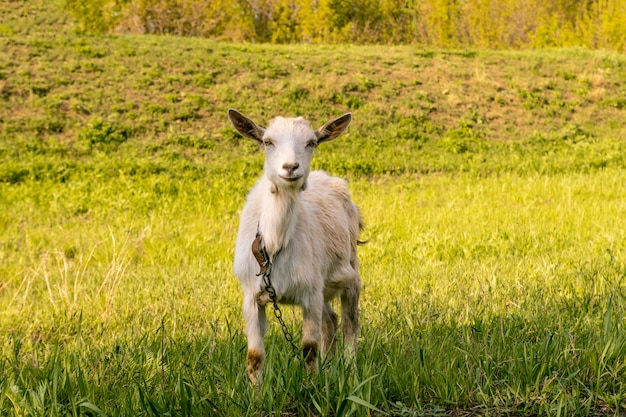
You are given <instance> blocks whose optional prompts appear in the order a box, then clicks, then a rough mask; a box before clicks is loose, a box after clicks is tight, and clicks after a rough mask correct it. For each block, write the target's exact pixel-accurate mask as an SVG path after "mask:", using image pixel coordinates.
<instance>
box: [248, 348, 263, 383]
mask: <svg viewBox="0 0 626 417" xmlns="http://www.w3.org/2000/svg"><path fill="white" fill-rule="evenodd" d="M263 359H264V355H263V353H261V352H259V351H258V350H256V349H249V350H248V376H249V377H250V380H251V381H252V383H253V384H256V382H257V374H258V371H259V370H260V369H261V366H262V365H263Z"/></svg>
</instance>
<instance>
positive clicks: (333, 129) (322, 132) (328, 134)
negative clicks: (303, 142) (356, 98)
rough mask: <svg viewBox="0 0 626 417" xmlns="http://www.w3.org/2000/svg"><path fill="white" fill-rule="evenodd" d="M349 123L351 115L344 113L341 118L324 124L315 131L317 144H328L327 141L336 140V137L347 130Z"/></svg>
mask: <svg viewBox="0 0 626 417" xmlns="http://www.w3.org/2000/svg"><path fill="white" fill-rule="evenodd" d="M351 121H352V113H346V114H344V115H343V116H340V117H338V118H336V119H335V120H331V121H330V122H328V123H326V124H325V125H324V126H322V127H320V128H319V129H317V131H315V136H317V143H322V142H328V141H329V140H333V139H335V138H337V136H339V135H341V134H342V133H343V132H344V131H345V130H346V129H347V128H348V126H349V125H350V122H351Z"/></svg>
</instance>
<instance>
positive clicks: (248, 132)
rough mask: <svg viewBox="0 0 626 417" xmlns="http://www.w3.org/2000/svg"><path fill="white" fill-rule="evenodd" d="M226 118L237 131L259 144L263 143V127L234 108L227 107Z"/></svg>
mask: <svg viewBox="0 0 626 417" xmlns="http://www.w3.org/2000/svg"><path fill="white" fill-rule="evenodd" d="M228 118H229V119H230V122H231V123H232V124H233V127H234V128H235V130H237V132H239V133H241V134H242V135H243V136H245V137H247V138H249V139H252V140H254V141H256V142H258V143H259V144H262V143H263V134H264V133H265V129H264V128H263V127H261V126H257V124H256V123H254V122H253V121H252V120H250V119H248V118H247V117H246V116H244V115H243V114H241V113H239V112H238V111H237V110H235V109H228Z"/></svg>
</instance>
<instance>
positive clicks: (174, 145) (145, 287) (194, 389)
mask: <svg viewBox="0 0 626 417" xmlns="http://www.w3.org/2000/svg"><path fill="white" fill-rule="evenodd" d="M0 7H1V9H0V10H1V11H2V13H3V14H2V15H3V20H2V23H1V25H0V207H1V208H2V209H1V210H0V230H1V233H0V334H2V335H5V337H2V338H0V414H1V415H9V416H13V415H16V416H17V415H51V416H56V415H67V414H72V415H111V416H118V415H119V416H123V415H165V414H168V415H196V416H197V415H224V416H227V415H228V416H230V415H259V414H260V415H272V414H274V415H279V414H280V415H338V416H339V415H341V416H343V415H353V414H355V415H367V414H368V413H369V414H373V415H384V414H388V415H443V414H445V415H448V414H454V415H476V414H485V415H494V414H495V415H498V414H516V415H537V414H549V415H564V414H569V415H596V414H619V413H623V412H624V411H625V410H626V394H625V392H626V389H625V387H624V382H623V377H622V376H623V374H624V371H625V370H626V361H625V360H624V358H625V357H626V355H625V354H624V353H625V352H626V337H625V336H624V334H625V333H624V325H625V321H624V317H625V315H624V314H625V307H626V289H625V287H624V285H625V279H626V250H625V248H626V234H625V232H624V231H625V230H626V215H625V214H626V194H625V193H624V190H625V189H626V175H625V174H626V172H625V171H626V168H625V167H626V152H625V151H624V147H625V141H626V127H625V126H624V123H623V121H624V120H625V116H626V99H625V97H626V57H624V56H623V55H617V54H613V53H607V52H601V51H587V50H581V49H571V50H543V51H535V52H489V51H457V52H450V51H424V50H417V49H415V48H411V47H393V48H391V47H388V48H381V47H355V46H305V45H301V46H268V45H245V44H243V45H242V44H237V45H235V44H228V43H215V42H211V41H207V40H200V39H189V38H175V37H152V36H121V37H117V36H82V35H77V34H76V33H75V32H74V29H73V28H74V23H73V22H72V21H71V20H68V19H67V18H66V17H64V15H63V14H62V13H60V12H56V11H54V10H58V9H54V10H53V11H50V9H48V8H47V6H46V5H45V3H38V2H33V3H30V2H28V3H26V2H25V3H21V2H5V3H2V4H1V5H0ZM228 107H235V108H238V109H239V110H241V111H242V112H244V113H245V114H248V115H250V116H251V117H253V118H254V119H255V120H257V121H258V122H259V123H266V122H267V120H268V119H269V118H271V117H273V116H275V115H278V114H282V115H303V116H305V117H306V118H308V119H309V120H311V121H312V123H313V124H314V125H321V124H322V123H324V122H325V121H327V120H328V119H329V118H330V117H333V116H337V115H339V114H341V113H343V112H345V111H352V112H353V115H354V123H353V125H351V126H350V128H349V131H348V133H347V134H346V135H345V136H343V137H342V138H341V139H339V140H337V141H335V142H332V143H329V144H326V146H321V147H320V148H319V149H318V151H317V154H316V156H315V166H316V167H317V168H323V169H325V170H327V171H329V172H331V173H333V174H336V175H341V176H345V177H347V178H348V179H349V180H350V187H351V190H352V193H353V197H354V199H355V201H356V202H357V203H358V204H359V205H360V206H361V209H362V212H363V216H364V218H365V221H366V223H367V228H366V230H365V232H364V234H363V238H365V239H369V240H370V242H369V243H368V245H366V246H364V247H363V248H362V250H361V252H360V256H361V260H362V276H363V280H364V290H363V298H362V303H361V306H362V321H363V323H362V324H363V328H362V333H361V338H360V339H359V352H360V354H359V357H358V362H357V367H356V370H354V369H352V368H351V367H350V366H347V365H346V364H345V363H344V359H343V358H342V357H341V356H337V357H333V358H329V359H327V360H325V361H323V362H322V365H321V368H320V371H319V372H318V373H317V374H315V375H306V373H305V372H304V371H303V369H302V367H301V366H300V363H299V362H298V360H296V359H294V358H293V357H291V356H290V349H289V346H288V344H287V343H286V342H285V341H284V340H283V339H282V335H281V333H280V330H279V329H278V327H277V326H276V323H274V322H273V321H270V325H271V327H272V329H271V331H270V334H269V335H268V337H267V345H268V362H267V368H266V373H265V380H266V381H265V385H263V387H261V388H259V389H258V390H256V391H255V390H254V389H253V388H251V387H250V386H249V384H248V382H247V381H246V377H245V366H244V356H245V339H244V336H243V334H242V329H243V320H242V317H241V313H240V304H241V294H240V291H239V286H238V283H237V281H236V279H235V278H234V276H233V274H232V271H231V262H232V257H233V246H234V239H235V233H236V230H237V224H238V213H239V210H240V209H241V207H242V205H243V202H244V199H245V195H246V192H247V190H248V189H249V188H250V187H251V186H252V185H253V183H254V181H255V179H256V178H257V177H258V176H259V175H260V173H261V170H262V161H263V159H262V158H263V156H262V154H261V153H260V151H259V150H258V149H257V148H256V147H255V146H254V145H252V144H251V143H248V141H246V140H243V139H241V138H240V137H239V136H238V135H236V134H235V132H234V130H233V129H232V128H231V127H230V126H229V124H228V122H227V118H226V110H227V108H228ZM285 314H286V316H287V322H288V325H289V326H290V329H291V330H292V331H293V332H294V333H295V334H296V338H298V337H299V333H300V331H299V328H298V326H299V323H300V313H299V311H298V310H297V309H291V308H286V309H285Z"/></svg>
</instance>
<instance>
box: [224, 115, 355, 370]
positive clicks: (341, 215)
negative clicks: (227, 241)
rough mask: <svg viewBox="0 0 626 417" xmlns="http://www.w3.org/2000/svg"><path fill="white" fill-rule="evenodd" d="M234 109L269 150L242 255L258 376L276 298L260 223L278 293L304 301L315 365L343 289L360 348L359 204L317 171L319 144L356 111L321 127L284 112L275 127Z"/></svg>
mask: <svg viewBox="0 0 626 417" xmlns="http://www.w3.org/2000/svg"><path fill="white" fill-rule="evenodd" d="M229 117H230V119H231V121H232V122H233V125H234V126H235V128H236V129H237V130H238V131H239V132H240V133H241V134H243V135H244V136H247V137H248V138H251V139H253V140H255V141H257V142H258V143H259V144H261V146H262V147H263V148H264V150H265V165H264V172H263V176H262V177H261V178H260V179H259V181H258V182H257V184H256V186H255V187H254V188H253V189H252V191H251V192H250V194H249V195H248V199H247V202H246V205H245V207H244V209H243V212H242V214H241V221H240V226H239V234H238V236H237V246H236V249H235V263H234V270H235V275H236V276H237V278H238V279H239V281H240V283H241V287H242V289H243V293H244V302H243V313H244V318H245V321H246V335H247V338H248V372H249V375H250V378H251V379H252V381H257V380H259V379H260V376H261V367H262V363H263V360H264V357H265V350H264V346H263V336H264V334H265V330H266V328H267V318H266V314H265V305H266V304H268V303H270V304H271V301H270V299H269V296H268V294H267V293H266V292H265V290H264V289H263V284H262V277H260V276H257V274H258V273H259V264H258V263H257V261H256V259H255V258H254V256H253V254H252V250H251V245H252V242H253V240H254V239H255V236H256V233H257V230H258V231H259V232H260V233H261V235H262V237H263V240H264V243H265V247H266V248H267V251H268V252H269V253H270V256H271V257H272V260H273V262H274V265H273V269H272V273H271V281H272V284H273V286H274V288H275V290H276V294H277V298H278V301H279V302H280V303H287V304H296V305H299V306H301V308H302V312H303V332H302V343H303V347H304V349H305V350H304V352H305V356H307V353H308V356H307V357H306V358H305V359H306V362H307V367H308V368H309V369H310V368H313V367H314V365H315V364H316V357H317V350H318V349H319V348H320V347H321V350H322V352H325V351H327V350H328V349H329V348H330V347H331V345H332V342H333V340H334V336H335V329H336V322H337V318H336V314H335V313H334V311H333V310H332V307H331V305H330V304H329V301H330V300H331V299H332V298H334V297H337V296H339V297H341V312H342V325H343V330H344V335H345V342H346V345H347V346H350V347H351V348H352V349H353V350H355V349H356V332H357V330H358V316H359V314H358V299H359V293H360V288H361V279H360V276H359V272H358V259H357V255H356V246H357V237H358V233H359V230H360V227H361V219H360V215H359V210H358V208H357V206H356V205H355V204H354V203H353V202H352V201H351V199H350V194H349V192H348V188H347V185H346V183H345V181H344V180H342V179H339V178H334V177H330V176H328V175H327V174H325V173H323V172H321V171H314V172H310V163H311V157H312V155H313V151H314V150H315V148H316V146H317V145H318V144H319V143H322V142H324V141H328V140H333V139H335V138H336V137H337V136H339V134H341V133H342V132H343V131H344V130H345V129H346V128H347V126H348V124H349V123H350V120H351V115H350V114H346V115H344V116H342V117H340V118H338V119H335V120H333V121H331V122H329V123H327V124H326V125H324V126H322V127H321V128H319V129H318V130H316V131H314V130H312V129H311V127H310V126H309V124H308V122H306V121H305V120H304V119H302V118H301V117H298V118H282V117H277V118H275V119H274V120H272V121H271V123H270V125H269V127H268V128H267V129H264V128H262V127H260V126H257V125H256V124H254V122H252V121H251V120H250V119H248V118H246V117H245V116H243V115H242V114H240V113H239V112H237V111H235V110H232V109H231V110H229ZM279 251H280V252H279ZM277 252H278V254H277V255H276V257H275V259H274V255H275V254H276V253H277Z"/></svg>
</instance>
